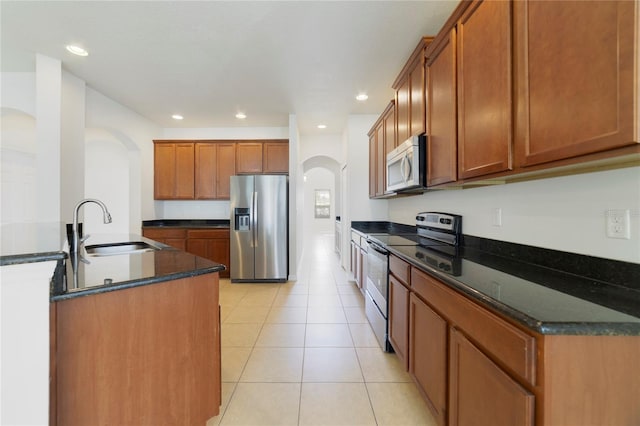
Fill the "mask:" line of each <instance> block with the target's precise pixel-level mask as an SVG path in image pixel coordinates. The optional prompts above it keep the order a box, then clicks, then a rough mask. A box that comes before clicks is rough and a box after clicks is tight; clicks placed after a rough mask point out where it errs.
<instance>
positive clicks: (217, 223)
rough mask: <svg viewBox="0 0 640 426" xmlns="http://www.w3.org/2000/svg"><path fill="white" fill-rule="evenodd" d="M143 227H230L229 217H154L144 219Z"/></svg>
mask: <svg viewBox="0 0 640 426" xmlns="http://www.w3.org/2000/svg"><path fill="white" fill-rule="evenodd" d="M142 227H143V228H158V227H161V228H229V220H228V219H154V220H143V221H142Z"/></svg>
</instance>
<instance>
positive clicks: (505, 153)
mask: <svg viewBox="0 0 640 426" xmlns="http://www.w3.org/2000/svg"><path fill="white" fill-rule="evenodd" d="M511 6H512V3H510V2H507V1H488V0H478V1H474V2H473V3H472V4H471V5H470V6H469V8H468V9H466V11H465V12H464V14H463V15H462V17H461V18H460V20H459V21H458V25H457V37H456V42H457V50H456V53H457V55H456V57H457V71H458V73H457V82H458V174H459V178H460V179H468V178H472V177H476V176H483V175H487V174H491V173H497V172H503V171H507V170H510V169H511V146H512V135H513V131H512V122H513V120H512V108H513V102H512V87H513V86H512V82H511V28H512V25H511Z"/></svg>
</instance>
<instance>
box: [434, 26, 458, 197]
mask: <svg viewBox="0 0 640 426" xmlns="http://www.w3.org/2000/svg"><path fill="white" fill-rule="evenodd" d="M433 49H434V50H433V52H432V53H431V54H430V56H429V58H428V59H427V96H428V100H427V104H428V108H427V128H428V131H427V134H428V136H429V137H428V142H427V185H428V186H435V185H440V184H443V183H449V182H455V181H456V180H457V178H458V172H457V167H458V166H457V165H458V154H457V153H458V148H457V145H458V136H457V129H458V128H457V121H456V120H457V102H456V31H455V29H452V30H450V32H449V33H448V36H447V37H445V38H443V39H442V40H440V42H438V45H437V46H435V47H434V48H433Z"/></svg>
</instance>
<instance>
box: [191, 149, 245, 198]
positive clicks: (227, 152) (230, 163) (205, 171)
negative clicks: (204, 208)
mask: <svg viewBox="0 0 640 426" xmlns="http://www.w3.org/2000/svg"><path fill="white" fill-rule="evenodd" d="M235 150H236V146H235V143H232V142H231V143H215V142H198V143H196V144H195V176H196V178H195V179H196V180H195V198H196V199H198V200H211V199H214V200H215V199H223V200H228V199H229V181H230V179H229V178H230V177H231V176H233V175H235V164H236V163H235V158H236V152H235Z"/></svg>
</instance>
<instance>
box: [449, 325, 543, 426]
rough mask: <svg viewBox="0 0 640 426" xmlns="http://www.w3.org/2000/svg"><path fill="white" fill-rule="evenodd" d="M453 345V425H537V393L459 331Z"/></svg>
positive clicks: (451, 380) (453, 331) (450, 422)
mask: <svg viewBox="0 0 640 426" xmlns="http://www.w3.org/2000/svg"><path fill="white" fill-rule="evenodd" d="M450 344H451V346H450V362H449V365H450V369H451V370H450V393H449V409H450V412H449V424H450V425H452V426H457V425H460V426H464V425H470V424H473V425H479V426H483V425H486V426H496V425H504V426H520V425H521V426H530V425H533V419H534V402H535V397H534V395H533V394H531V393H530V392H529V391H527V390H526V389H525V388H523V387H522V386H520V385H519V384H518V383H517V382H515V381H514V380H513V379H511V377H509V376H508V375H507V374H506V373H505V372H504V371H502V370H501V369H500V368H499V367H498V366H497V365H496V364H494V363H493V362H492V361H491V360H490V359H489V358H487V357H486V356H485V355H484V354H483V353H482V352H481V351H480V350H479V349H478V348H476V347H475V346H474V345H473V344H472V343H471V342H470V341H469V340H467V338H466V337H465V336H464V335H463V334H462V333H460V332H459V331H458V330H456V329H452V330H451V339H450Z"/></svg>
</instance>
